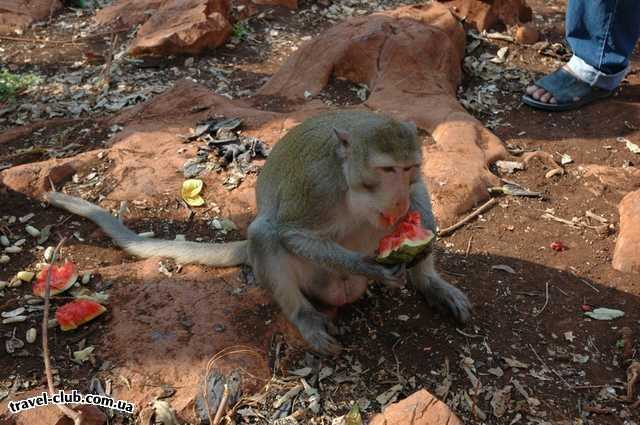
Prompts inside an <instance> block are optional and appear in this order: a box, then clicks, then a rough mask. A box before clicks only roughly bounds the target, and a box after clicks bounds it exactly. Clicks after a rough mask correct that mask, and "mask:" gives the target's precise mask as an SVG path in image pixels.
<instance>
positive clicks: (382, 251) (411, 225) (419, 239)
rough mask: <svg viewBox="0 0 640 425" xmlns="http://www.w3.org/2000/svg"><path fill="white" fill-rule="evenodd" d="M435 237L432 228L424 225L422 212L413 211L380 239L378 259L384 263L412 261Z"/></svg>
mask: <svg viewBox="0 0 640 425" xmlns="http://www.w3.org/2000/svg"><path fill="white" fill-rule="evenodd" d="M434 238H435V235H434V234H433V232H432V231H431V230H428V229H425V228H423V227H422V221H421V217H420V213H419V212H417V211H412V212H410V213H408V214H407V215H406V217H405V218H404V219H403V220H402V221H401V222H400V223H398V225H397V226H396V228H395V230H394V232H393V233H392V234H390V235H388V236H386V237H384V238H383V239H382V240H381V241H380V243H379V244H378V252H379V254H378V257H377V258H376V260H377V261H378V262H379V263H383V264H400V263H410V262H411V260H413V259H414V258H415V257H416V255H418V254H420V253H421V252H422V251H423V250H424V249H425V248H426V247H427V246H429V244H430V243H431V241H432V240H433V239H434Z"/></svg>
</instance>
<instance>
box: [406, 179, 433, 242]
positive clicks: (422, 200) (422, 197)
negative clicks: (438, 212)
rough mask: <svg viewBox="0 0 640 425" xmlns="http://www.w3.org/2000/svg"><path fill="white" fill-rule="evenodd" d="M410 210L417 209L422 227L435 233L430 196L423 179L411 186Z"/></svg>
mask: <svg viewBox="0 0 640 425" xmlns="http://www.w3.org/2000/svg"><path fill="white" fill-rule="evenodd" d="M411 211H418V212H419V213H420V216H421V217H422V227H424V228H425V229H429V230H431V231H432V232H433V233H436V220H435V217H434V216H433V209H432V207H431V196H430V195H429V191H428V190H427V187H426V186H425V184H424V182H423V181H418V182H416V183H414V185H413V186H412V187H411Z"/></svg>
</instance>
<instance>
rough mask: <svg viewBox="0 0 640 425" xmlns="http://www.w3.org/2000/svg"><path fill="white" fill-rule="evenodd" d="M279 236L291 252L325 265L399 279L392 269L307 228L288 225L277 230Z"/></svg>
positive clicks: (351, 271) (357, 273) (378, 277)
mask: <svg viewBox="0 0 640 425" xmlns="http://www.w3.org/2000/svg"><path fill="white" fill-rule="evenodd" d="M280 239H281V241H282V243H283V245H284V246H285V248H286V249H287V250H288V251H290V252H291V253H292V254H294V255H297V256H299V257H302V258H304V259H306V260H308V261H310V262H311V263H313V264H317V265H320V266H322V267H324V268H327V269H330V270H335V269H336V268H337V269H340V270H343V271H345V272H348V273H351V274H355V275H362V276H366V277H368V278H370V279H376V280H381V281H383V282H390V283H391V282H393V283H395V282H396V281H397V280H399V276H396V274H397V273H396V271H394V270H393V269H389V268H387V267H384V266H382V265H380V264H377V263H375V262H374V261H368V260H367V258H366V256H365V255H363V254H361V253H359V252H355V251H351V250H349V249H346V248H344V247H342V246H341V245H339V244H338V243H336V242H334V241H332V240H330V239H326V238H322V237H319V236H316V235H315V234H314V233H312V232H311V231H308V230H306V229H299V228H293V229H292V228H288V229H286V230H283V231H281V232H280Z"/></svg>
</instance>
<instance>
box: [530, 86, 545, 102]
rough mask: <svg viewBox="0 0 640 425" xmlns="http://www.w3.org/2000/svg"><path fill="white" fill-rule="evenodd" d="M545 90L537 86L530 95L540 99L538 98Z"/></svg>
mask: <svg viewBox="0 0 640 425" xmlns="http://www.w3.org/2000/svg"><path fill="white" fill-rule="evenodd" d="M546 92H547V91H546V90H545V89H541V88H539V89H538V90H536V91H534V92H533V94H532V95H531V97H533V98H534V99H535V100H540V98H541V97H542V96H543V95H544V94H545V93H546Z"/></svg>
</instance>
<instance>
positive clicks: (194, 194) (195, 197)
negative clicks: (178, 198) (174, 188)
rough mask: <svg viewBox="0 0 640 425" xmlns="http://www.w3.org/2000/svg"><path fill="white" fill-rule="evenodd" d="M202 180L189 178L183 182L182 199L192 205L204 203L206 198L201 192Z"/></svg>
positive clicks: (197, 205) (196, 205)
mask: <svg viewBox="0 0 640 425" xmlns="http://www.w3.org/2000/svg"><path fill="white" fill-rule="evenodd" d="M202 185H203V183H202V180H200V179H188V180H185V181H184V182H183V183H182V190H181V194H182V199H184V201H185V202H186V203H187V204H188V205H190V206H192V207H199V206H201V205H204V199H203V198H202V196H200V192H201V191H202Z"/></svg>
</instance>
